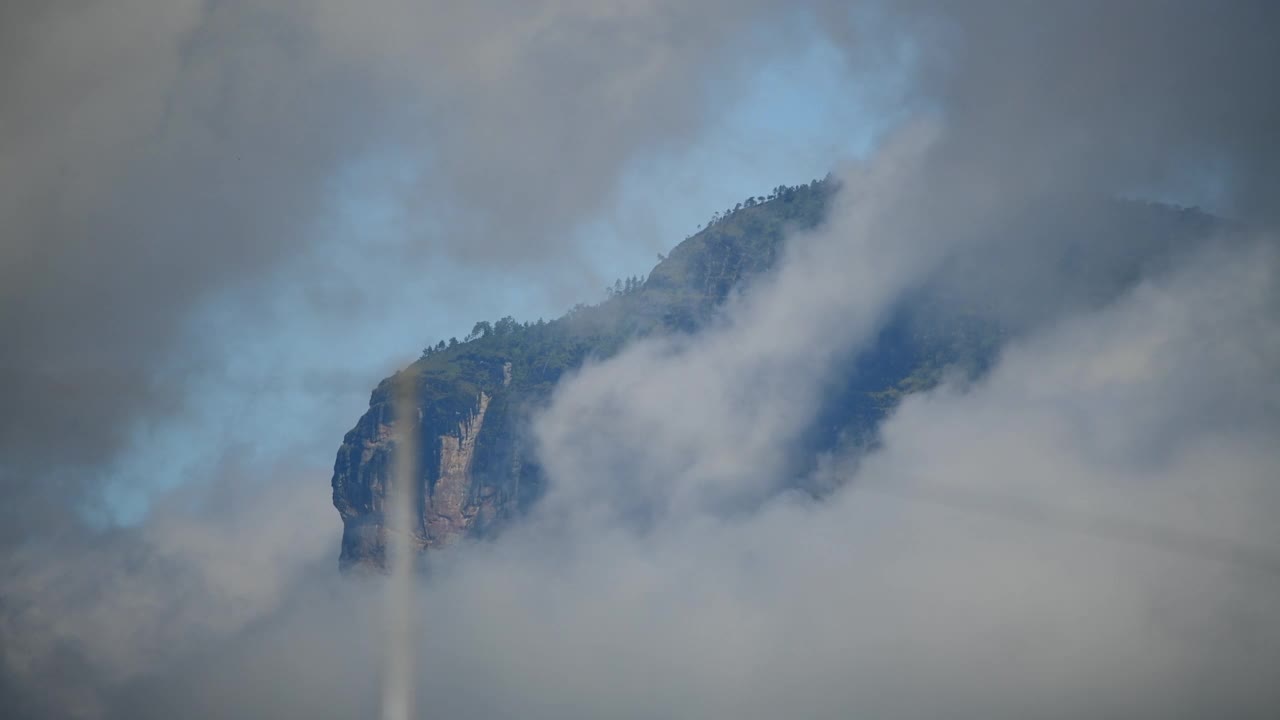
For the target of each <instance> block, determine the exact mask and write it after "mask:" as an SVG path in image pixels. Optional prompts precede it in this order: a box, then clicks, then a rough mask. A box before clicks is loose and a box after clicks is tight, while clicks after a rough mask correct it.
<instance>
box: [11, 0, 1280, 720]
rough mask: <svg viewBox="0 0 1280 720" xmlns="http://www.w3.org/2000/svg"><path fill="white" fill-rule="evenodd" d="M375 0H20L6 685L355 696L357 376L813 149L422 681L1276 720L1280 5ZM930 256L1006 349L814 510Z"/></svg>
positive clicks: (472, 695) (1279, 656)
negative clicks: (795, 199)
mask: <svg viewBox="0 0 1280 720" xmlns="http://www.w3.org/2000/svg"><path fill="white" fill-rule="evenodd" d="M366 5H367V7H366V6H365V5H362V6H361V8H360V9H359V10H358V11H357V10H354V9H353V6H351V5H349V4H347V3H339V2H328V1H321V2H306V3H304V2H292V1H286V2H281V3H270V4H267V3H255V2H249V1H247V0H244V1H241V0H220V1H213V0H210V1H207V2H201V1H199V0H185V1H183V2H159V1H158V0H119V1H118V2H103V3H78V2H23V1H19V2H12V3H6V4H5V6H4V8H3V9H0V68H2V69H0V97H3V101H2V102H0V158H3V162H2V163H0V237H3V238H4V240H3V242H2V243H0V336H2V337H4V338H5V342H4V343H3V344H0V392H2V393H3V394H4V396H5V398H6V402H5V404H4V407H3V408H2V409H0V487H2V488H3V491H4V493H5V495H6V497H5V502H4V504H3V508H2V509H0V521H2V522H0V578H2V580H0V663H2V664H0V697H3V698H4V702H5V707H6V712H7V713H10V714H12V715H13V716H14V717H71V718H112V717H130V718H133V717H152V716H155V717H173V716H175V715H178V716H186V717H202V716H208V717H227V716H242V717H303V716H306V717H350V716H354V715H370V714H372V713H373V712H375V711H376V708H377V706H378V704H379V688H380V687H381V682H380V677H381V675H382V674H384V672H385V663H386V662H387V661H386V657H387V656H386V655H385V653H384V649H385V647H386V645H387V642H386V641H387V638H386V633H387V632H388V629H387V626H386V625H384V624H383V623H382V622H381V617H380V615H381V613H382V612H383V610H382V608H383V607H384V606H383V604H382V603H381V597H382V593H383V592H384V590H385V588H384V587H383V585H382V584H380V583H379V581H378V580H377V579H365V580H356V579H352V578H342V577H339V576H338V574H337V567H336V565H337V563H336V557H337V550H338V539H339V537H340V535H341V523H340V520H339V518H338V516H337V513H336V511H334V510H333V508H332V506H331V504H330V499H329V476H330V474H331V467H332V462H333V454H334V452H335V451H336V449H337V447H338V445H339V443H340V442H341V438H342V434H343V433H344V432H345V431H346V430H347V429H349V428H350V427H351V426H352V425H353V424H354V423H355V421H356V419H357V418H358V417H359V415H360V413H361V412H363V410H364V408H365V407H366V405H367V403H368V394H369V392H370V391H371V390H372V388H373V387H374V386H375V385H376V383H377V382H378V381H379V380H380V379H381V378H383V377H385V376H387V375H388V374H390V373H391V372H393V371H394V370H395V369H397V368H399V367H402V366H404V365H405V364H407V363H408V362H410V361H412V360H413V359H414V358H415V357H416V356H417V355H418V353H419V352H420V351H421V348H422V347H423V346H425V345H427V344H429V343H434V342H436V341H438V340H440V339H443V338H448V337H451V336H458V337H461V336H463V335H465V334H466V333H467V332H468V331H469V330H470V328H471V325H472V324H473V323H474V322H475V321H477V320H480V319H488V320H493V319H496V318H498V317H501V316H504V315H512V316H514V317H516V318H517V319H520V320H526V319H527V320H535V319H537V318H538V317H544V318H551V317H555V316H558V315H559V314H560V313H562V312H564V311H565V310H566V309H568V308H569V307H571V306H572V305H573V304H574V303H577V302H584V301H586V302H591V301H595V300H597V299H599V298H601V297H602V296H603V292H602V290H603V288H604V287H605V285H606V284H610V283H611V282H612V280H613V279H614V278H616V277H620V276H630V275H635V274H640V275H643V274H644V273H646V272H647V270H648V269H649V268H650V267H652V265H653V263H654V262H655V258H656V256H657V254H658V253H665V252H667V251H668V250H669V249H670V248H671V247H672V246H674V245H675V244H676V243H678V242H679V241H680V240H681V239H683V238H684V237H686V236H687V235H689V234H691V233H693V232H695V231H696V230H697V228H698V227H699V225H700V224H701V223H704V222H705V221H706V220H707V219H708V218H709V217H710V216H711V214H712V213H713V212H716V211H717V210H723V209H724V208H726V207H730V206H732V205H734V204H735V203H737V202H739V201H741V200H742V199H743V198H745V197H747V196H751V195H760V194H767V192H768V191H769V190H770V189H772V188H773V187H775V186H777V185H780V184H795V183H800V182H807V181H808V180H810V179H813V178H815V177H822V176H824V175H826V174H827V173H828V172H831V173H833V174H834V175H835V176H836V177H837V178H838V179H839V180H840V182H841V186H842V189H841V191H840V193H839V194H838V195H837V196H836V198H835V202H834V205H833V207H832V209H831V214H830V217H829V218H828V220H827V221H826V222H825V223H824V224H823V225H822V226H821V227H820V228H818V229H816V230H815V231H813V232H811V233H804V234H795V235H793V236H791V237H789V238H788V241H787V246H786V248H787V249H786V252H785V254H784V257H783V259H782V260H781V262H780V264H779V266H778V268H777V269H776V271H775V272H773V273H772V274H771V275H770V276H769V277H768V278H767V280H766V281H764V282H762V283H760V284H759V285H758V286H756V287H753V290H752V292H751V293H749V294H747V295H743V296H741V297H736V298H735V299H734V300H732V301H731V302H730V303H729V304H728V305H727V306H726V307H725V308H724V309H723V312H722V316H721V318H720V321H719V322H718V323H716V325H715V327H714V328H713V329H711V330H708V331H707V332H704V333H702V334H700V335H698V336H696V337H694V338H683V339H671V338H652V339H649V340H646V341H644V342H637V343H634V344H632V345H631V346H629V347H627V348H626V349H624V350H623V351H622V352H620V353H619V354H618V355H617V356H615V357H613V358H611V359H609V360H607V361H604V362H599V363H594V364H591V365H590V366H588V367H586V368H584V369H583V370H582V371H581V372H579V373H577V374H575V375H573V376H572V377H570V378H569V379H567V380H566V381H565V382H563V383H562V384H561V385H560V386H559V387H558V388H557V390H556V392H555V393H554V395H553V398H552V401H551V403H550V404H549V406H548V407H547V408H545V409H544V410H543V411H542V412H541V413H539V414H538V415H537V416H536V417H535V418H533V420H532V421H531V426H530V428H529V432H530V433H531V434H532V437H533V438H535V439H536V443H537V448H538V450H537V452H538V457H539V460H540V462H541V464H542V465H543V466H544V467H545V468H546V470H547V473H548V478H549V484H548V491H547V494H546V496H545V497H544V498H542V500H541V501H540V502H539V503H538V505H537V506H536V507H535V508H534V510H533V511H532V512H531V513H530V516H529V517H528V518H525V519H523V520H522V521H521V522H520V523H518V524H516V526H514V527H512V528H510V529H508V530H507V531H506V532H504V534H503V535H502V536H501V537H500V538H498V539H497V540H496V541H493V542H489V543H477V544H463V545H461V546H459V547H458V548H456V549H452V550H450V551H448V552H443V553H440V554H439V555H438V556H437V557H433V558H431V559H430V560H429V561H428V565H429V568H428V570H429V572H428V573H427V574H426V575H425V576H424V577H422V578H418V579H417V580H415V585H416V589H417V595H416V600H415V605H414V608H415V610H416V613H415V614H414V615H413V617H414V618H415V620H414V623H415V625H414V626H413V627H412V628H410V629H409V631H408V634H409V635H410V636H411V637H412V639H413V645H414V648H415V650H416V655H417V657H418V662H417V669H416V675H415V680H414V692H415V695H416V701H417V702H416V706H417V707H418V708H419V709H421V710H422V711H423V713H425V714H426V715H435V714H447V715H453V716H461V717H506V716H515V715H520V716H522V717H553V716H554V717H601V716H606V717H637V718H641V717H646V718H647V717H673V716H681V717H688V716H701V717H716V718H720V717H724V718H728V717H734V718H749V717H762V718H763V717H777V716H778V715H780V714H787V715H791V716H798V717H815V718H816V717H847V716H848V715H849V714H850V712H851V711H856V712H857V713H858V714H866V715H869V716H875V717H888V718H893V717H903V718H906V717H931V716H942V715H945V716H949V717H975V718H976V717H984V718H991V717H1020V718H1025V717H1045V718H1056V717H1064V718H1065V717H1080V716H1104V717H1134V718H1141V717H1161V718H1167V717H1203V716H1206V715H1221V716H1227V717H1242V718H1252V717H1258V718H1262V717H1274V715H1275V711H1276V709H1277V707H1280V695H1277V691H1276V689H1275V687H1274V682H1272V679H1271V678H1270V676H1269V673H1268V670H1269V669H1270V668H1273V667H1275V666H1276V664H1277V663H1278V662H1280V634H1278V633H1277V631H1276V628H1277V627H1280V622H1277V620H1280V618H1277V617H1276V615H1277V611H1276V608H1280V602H1277V599H1280V535H1277V531H1276V529H1275V526H1274V522H1273V521H1272V519H1273V518H1274V517H1275V512H1276V510H1280V485H1277V483H1276V476H1277V473H1276V469H1277V468H1280V457H1277V455H1276V450H1275V448H1274V447H1273V445H1274V442H1273V439H1274V437H1276V435H1277V431H1280V386H1277V383H1276V378H1277V373H1276V368H1277V367H1280V312H1277V311H1278V310H1280V288H1277V285H1276V278H1277V277H1280V273H1277V270H1280V255H1277V253H1278V252H1280V248H1278V247H1277V241H1276V239H1277V234H1276V232H1277V221H1278V220H1280V217H1278V216H1277V212H1276V204H1275V202H1274V198H1275V197H1280V167H1277V166H1278V165H1280V138H1278V137H1277V135H1276V133H1277V130H1276V128H1280V93H1278V92H1277V90H1276V87H1275V84H1274V82H1273V77H1272V75H1273V68H1275V67H1277V66H1280V57H1277V54H1278V51H1277V48H1276V44H1275V43H1274V42H1273V37H1272V35H1273V34H1274V33H1273V29H1274V28H1275V27H1276V20H1277V19H1278V18H1277V14H1276V10H1275V9H1274V7H1272V6H1271V5H1270V4H1268V3H1250V2H1244V1H1243V0H1240V1H1233V2H1225V3H1209V2H1191V1H1185V2H1141V1H1140V0H1132V1H1130V2H1122V3H1103V2H1096V3H1095V2H1081V3H1072V4H1058V5H1049V4H1018V3H1002V2H972V3H966V4H963V5H956V4H950V3H934V2H927V1H924V0H921V1H920V2H915V1H909V2H901V3H878V2H837V1H833V0H812V2H803V3H790V2H789V3H774V2H768V1H766V0H758V1H757V0H752V1H750V2H745V3H744V2H736V3H727V2H719V0H707V1H706V2H700V3H679V2H666V1H664V0H648V1H646V2H641V3H600V2H594V1H592V2H588V1H587V0H581V1H578V0H564V1H552V0H547V1H545V2H544V1H536V2H521V3H512V2H505V1H502V0H490V1H486V2H477V3H468V4H465V5H459V4H454V3H435V2H422V3H416V2H403V1H401V0H379V1H378V2H373V3H368V4H366ZM1116 196H1119V197H1141V198H1154V199H1158V200H1162V201H1166V202H1172V203H1176V204H1179V205H1188V206H1190V205H1198V206H1201V207H1204V208H1208V209H1210V210H1212V211H1213V212H1215V213H1218V214H1220V215H1221V216H1223V217H1224V218H1228V219H1229V222H1226V223H1222V224H1219V225H1215V226H1214V227H1213V229H1212V230H1211V231H1209V232H1206V233H1205V234H1204V237H1198V238H1196V239H1195V242H1193V243H1191V244H1189V245H1188V244H1180V243H1170V242H1168V239H1167V238H1165V237H1162V236H1156V237H1151V236H1147V235H1143V234H1142V232H1141V231H1139V230H1136V229H1134V228H1133V227H1131V226H1129V225H1125V224H1124V220H1123V218H1124V216H1123V213H1122V212H1121V211H1119V210H1117V207H1116V206H1115V204H1114V203H1110V202H1108V201H1107V200H1105V198H1108V197H1116ZM1157 235H1158V233H1157ZM1063 258H1073V259H1074V261H1075V262H1076V264H1074V265H1070V266H1068V265H1067V264H1065V263H1064V262H1062V259H1063ZM1066 267H1074V268H1081V267H1083V268H1089V269H1090V270H1089V271H1087V272H1078V271H1075V270H1072V271H1067V270H1064V268H1066ZM1094 273H1096V275H1095V274H1094ZM1113 276H1122V277H1124V278H1126V280H1125V282H1124V283H1122V284H1120V285H1118V286H1114V287H1113V286H1110V285H1105V283H1104V285H1105V287H1103V290H1102V292H1101V294H1099V287H1100V286H1099V284H1098V282H1099V278H1110V277H1113ZM921 287H930V288H936V289H940V290H941V291H943V292H945V293H951V295H950V296H949V297H953V298H956V299H959V300H962V301H963V302H965V303H967V304H970V305H971V306H974V307H981V308H985V311H986V312H990V313H992V314H993V317H995V318H996V319H998V320H999V321H1001V322H1003V323H1006V324H1008V325H1009V326H1010V327H1015V328H1017V329H1018V334H1017V339H1016V340H1015V341H1014V342H1012V343H1011V344H1010V345H1009V346H1007V347H1005V348H1004V349H1003V350H1002V352H1001V354H1000V356H999V358H998V359H997V361H996V363H995V365H994V367H993V368H992V369H991V371H990V373H989V374H988V375H987V376H985V377H984V378H982V379H981V380H979V381H976V382H972V381H967V380H964V379H962V378H954V379H952V380H949V381H948V382H945V383H943V384H942V385H941V386H940V387H939V388H937V389H935V390H933V391H930V392H928V393H924V394H922V395H918V396H914V397H912V398H910V399H908V400H907V401H905V402H904V403H903V405H902V406H901V407H900V408H899V409H898V410H897V411H896V412H895V413H894V414H893V416H892V417H891V418H890V419H889V420H888V421H887V422H886V424H885V426H884V427H883V428H882V430H881V437H880V442H879V444H878V446H877V448H876V449H875V450H874V451H872V452H870V453H867V454H846V453H841V452H836V453H833V454H831V455H830V456H828V457H824V458H822V460H821V462H820V463H818V466H817V469H816V470H815V471H814V477H813V478H811V479H810V480H811V481H812V482H810V483H807V484H810V485H813V484H817V485H821V486H823V487H830V488H832V491H831V492H830V493H829V494H828V495H826V496H824V497H822V498H813V497H809V496H806V495H800V494H798V493H795V492H792V491H788V489H787V487H786V481H787V480H788V478H784V477H783V476H782V475H783V467H782V464H781V462H780V459H781V458H782V457H783V456H784V455H785V453H786V452H787V450H788V448H790V447H792V446H793V445H794V444H795V443H796V441H797V439H798V436H799V433H800V432H802V431H803V429H804V427H805V426H806V423H807V421H808V420H809V419H810V418H812V417H813V416H814V414H815V413H816V412H817V411H818V407H819V405H820V401H821V399H822V397H823V394H824V392H825V391H826V390H827V388H828V387H829V383H831V382H833V381H835V380H836V379H838V378H839V377H840V376H841V374H842V373H847V372H848V370H847V364H846V360H847V358H848V357H850V356H851V354H852V355H856V354H857V353H859V352H862V351H864V350H866V349H868V348H869V347H870V345H871V343H872V342H873V339H874V337H875V334H876V332H877V330H878V329H879V328H880V327H882V326H883V324H884V323H885V321H886V318H887V317H888V316H889V315H890V314H891V312H892V309H893V308H894V307H895V304H896V303H897V302H899V301H900V299H901V298H903V297H905V296H907V295H908V294H910V293H912V292H914V291H916V290H918V289H919V288H921ZM637 457H643V458H645V460H646V461H645V462H643V463H637V462H635V461H634V460H635V458H637ZM641 511H642V512H641ZM637 515H639V516H642V517H645V518H647V521H646V522H645V523H635V522H633V520H634V518H635V517H636V516H637Z"/></svg>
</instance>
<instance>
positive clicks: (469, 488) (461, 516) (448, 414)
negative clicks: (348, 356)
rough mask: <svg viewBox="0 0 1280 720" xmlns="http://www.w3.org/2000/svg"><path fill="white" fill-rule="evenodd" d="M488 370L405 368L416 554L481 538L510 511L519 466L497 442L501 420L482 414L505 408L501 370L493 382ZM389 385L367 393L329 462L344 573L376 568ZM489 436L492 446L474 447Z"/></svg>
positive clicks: (381, 557)
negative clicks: (411, 417)
mask: <svg viewBox="0 0 1280 720" xmlns="http://www.w3.org/2000/svg"><path fill="white" fill-rule="evenodd" d="M492 364H493V363H488V364H484V363H482V364H480V365H478V366H477V367H475V368H473V370H472V372H471V373H469V377H468V378H466V379H458V378H443V377H440V376H439V374H438V373H436V372H434V371H433V368H429V367H420V366H415V367H412V368H410V369H409V370H408V371H406V372H411V373H414V374H415V375H416V380H417V388H418V393H417V395H418V399H419V407H418V408H417V413H416V414H417V418H418V422H417V425H416V427H414V428H411V432H412V433H413V435H414V436H415V438H416V445H417V452H418V457H417V458H416V459H417V463H416V466H417V468H418V476H419V478H420V484H419V485H417V486H416V487H414V488H413V489H412V496H413V497H414V498H415V500H416V502H415V505H416V506H417V508H418V512H417V513H416V516H415V528H414V535H415V538H414V539H415V541H416V544H417V545H418V547H419V548H420V549H424V550H425V549H428V548H432V547H438V546H441V545H447V544H449V543H450V542H453V541H454V540H456V539H458V538H460V537H465V536H467V535H482V534H484V533H485V532H486V531H487V530H489V529H490V528H491V527H492V526H493V525H494V524H495V523H496V522H497V521H498V520H500V519H502V518H503V517H505V516H507V515H508V514H510V512H513V511H514V510H515V509H516V507H517V505H518V503H517V499H518V497H519V491H520V488H519V477H520V471H521V470H522V463H521V462H519V458H518V457H517V458H515V460H516V461H515V462H513V461H512V458H511V457H508V456H510V455H512V454H513V452H514V451H515V449H516V447H515V444H514V443H511V442H510V439H509V438H507V437H505V436H504V435H505V433H506V428H505V426H506V425H507V424H508V423H506V422H504V421H503V420H499V421H498V422H492V421H490V420H489V418H490V417H491V408H495V407H496V408H499V412H504V411H506V409H507V408H508V404H507V403H508V401H509V399H510V398H509V394H510V379H509V378H510V373H511V365H510V363H497V375H496V378H495V377H494V375H495V373H494V372H493V370H494V368H492V367H490V366H491V365H492ZM495 379H496V382H495ZM393 384H394V383H393V382H392V381H386V382H384V383H382V385H380V386H379V388H378V389H377V390H375V391H374V394H373V399H372V400H371V402H370V408H369V412H367V413H365V415H364V417H362V418H361V419H360V422H359V423H357V424H356V427H355V428H354V429H352V430H351V432H349V433H347V436H346V438H345V440H344V441H343V444H342V447H341V448H340V449H339V450H338V458H337V461H336V463H335V465H334V475H333V501H334V506H335V507H336V508H337V509H338V512H339V513H340V514H341V516H342V520H343V523H344V532H343V539H342V554H341V557H340V561H339V562H340V565H341V566H342V567H343V568H344V569H346V568H351V567H354V566H361V565H365V566H372V567H383V566H384V565H385V562H386V538H385V512H386V508H385V498H386V497H388V495H389V493H388V483H389V482H390V479H391V478H392V477H393V473H392V462H393V460H394V459H395V453H396V452H397V446H396V445H397V444H396V432H395V413H394V411H393V408H392V405H391V398H392V394H391V392H390V388H391V387H392V386H393ZM504 420H505V419H504ZM490 435H492V436H495V437H494V438H493V440H494V442H489V443H485V442H482V438H485V439H488V436H490Z"/></svg>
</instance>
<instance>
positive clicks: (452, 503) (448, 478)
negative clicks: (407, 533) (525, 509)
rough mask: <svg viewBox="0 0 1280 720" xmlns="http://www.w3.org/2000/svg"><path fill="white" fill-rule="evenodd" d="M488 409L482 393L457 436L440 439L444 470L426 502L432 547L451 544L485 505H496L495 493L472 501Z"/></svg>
mask: <svg viewBox="0 0 1280 720" xmlns="http://www.w3.org/2000/svg"><path fill="white" fill-rule="evenodd" d="M488 409H489V396H488V395H486V394H485V393H483V392H481V393H480V398H479V400H478V401H477V403H476V410H475V412H474V413H471V414H469V415H467V418H466V419H465V420H462V421H460V422H459V423H458V429H457V433H456V434H454V435H441V436H440V469H439V471H438V473H437V476H436V482H435V487H434V488H432V491H431V492H429V493H425V494H424V497H423V503H422V517H423V522H424V526H425V531H426V540H427V543H428V544H435V545H438V544H442V543H447V542H449V541H450V540H452V539H453V538H456V537H459V536H461V535H464V534H466V533H467V531H468V530H470V528H471V525H472V524H473V523H474V522H475V518H476V515H477V513H479V512H480V509H481V506H482V505H483V504H484V503H486V502H488V503H492V500H493V494H492V493H490V494H489V495H488V497H478V498H475V499H476V502H471V500H472V499H473V495H472V492H471V486H472V472H471V470H472V463H473V461H474V460H475V453H476V440H477V439H478V438H479V436H480V432H481V430H483V429H484V414H485V411H486V410H488Z"/></svg>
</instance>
